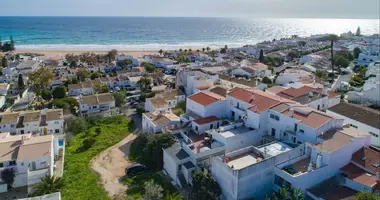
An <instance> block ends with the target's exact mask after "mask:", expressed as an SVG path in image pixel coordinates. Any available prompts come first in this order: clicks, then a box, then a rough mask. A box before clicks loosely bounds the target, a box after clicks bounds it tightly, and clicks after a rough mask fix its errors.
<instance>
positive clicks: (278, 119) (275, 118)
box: [270, 114, 280, 121]
mask: <svg viewBox="0 0 380 200" xmlns="http://www.w3.org/2000/svg"><path fill="white" fill-rule="evenodd" d="M270 118H272V119H274V120H277V121H280V117H279V116H277V115H274V114H270Z"/></svg>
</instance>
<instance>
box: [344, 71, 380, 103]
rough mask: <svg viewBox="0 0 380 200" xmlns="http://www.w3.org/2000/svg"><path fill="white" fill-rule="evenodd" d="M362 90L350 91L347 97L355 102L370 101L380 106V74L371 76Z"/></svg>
mask: <svg viewBox="0 0 380 200" xmlns="http://www.w3.org/2000/svg"><path fill="white" fill-rule="evenodd" d="M359 90H360V91H349V92H348V93H347V99H348V101H350V102H355V103H362V104H365V103H370V104H373V105H377V106H380V76H379V75H377V76H376V77H370V78H369V79H368V80H366V81H365V84H364V86H363V87H362V88H361V89H359Z"/></svg>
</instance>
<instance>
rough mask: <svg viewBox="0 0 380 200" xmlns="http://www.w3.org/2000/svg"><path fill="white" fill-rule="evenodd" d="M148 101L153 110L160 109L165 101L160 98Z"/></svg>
mask: <svg viewBox="0 0 380 200" xmlns="http://www.w3.org/2000/svg"><path fill="white" fill-rule="evenodd" d="M147 100H149V101H150V102H151V103H152V104H153V106H154V107H155V108H162V107H164V106H165V105H166V101H165V100H164V99H161V98H150V99H147Z"/></svg>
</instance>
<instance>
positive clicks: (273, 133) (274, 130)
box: [272, 128, 276, 137]
mask: <svg viewBox="0 0 380 200" xmlns="http://www.w3.org/2000/svg"><path fill="white" fill-rule="evenodd" d="M272 136H273V137H276V129H274V128H272Z"/></svg>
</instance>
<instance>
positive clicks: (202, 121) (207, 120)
mask: <svg viewBox="0 0 380 200" xmlns="http://www.w3.org/2000/svg"><path fill="white" fill-rule="evenodd" d="M218 120H220V119H219V118H217V117H215V116H214V115H213V116H210V117H205V118H200V119H197V120H194V123H197V124H199V125H202V124H209V123H211V122H214V121H218Z"/></svg>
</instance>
